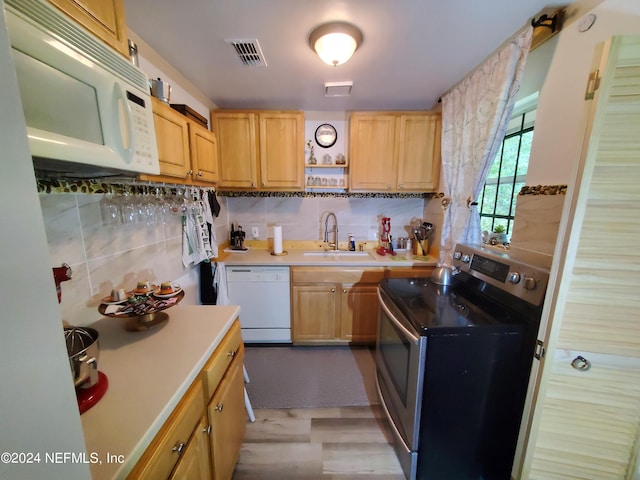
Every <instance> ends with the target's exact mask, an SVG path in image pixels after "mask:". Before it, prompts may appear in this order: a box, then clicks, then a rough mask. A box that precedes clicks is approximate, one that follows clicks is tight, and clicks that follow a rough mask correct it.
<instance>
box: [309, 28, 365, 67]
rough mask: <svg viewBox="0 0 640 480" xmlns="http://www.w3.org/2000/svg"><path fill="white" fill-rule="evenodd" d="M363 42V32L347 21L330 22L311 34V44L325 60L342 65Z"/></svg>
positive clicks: (334, 64)
mask: <svg viewBox="0 0 640 480" xmlns="http://www.w3.org/2000/svg"><path fill="white" fill-rule="evenodd" d="M361 43H362V32H361V31H360V30H359V29H358V27H356V26H354V25H351V24H350V23H346V22H329V23H324V24H322V25H320V26H319V27H316V28H315V29H314V30H313V31H312V32H311V34H310V35H309V45H310V46H311V48H312V49H313V50H314V51H315V52H316V53H317V54H318V56H319V57H320V59H322V61H323V62H325V63H327V64H329V65H333V66H334V67H335V66H336V65H340V64H343V63H345V62H346V61H347V60H349V59H350V58H351V56H352V55H353V52H355V51H356V49H357V48H358V47H359V46H360V44H361Z"/></svg>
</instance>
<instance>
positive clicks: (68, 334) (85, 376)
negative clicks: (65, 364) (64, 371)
mask: <svg viewBox="0 0 640 480" xmlns="http://www.w3.org/2000/svg"><path fill="white" fill-rule="evenodd" d="M64 338H65V341H66V343H67V354H68V355H69V365H70V367H71V374H72V375H73V383H74V385H75V386H76V387H80V386H84V384H85V383H87V384H88V385H87V386H89V387H90V386H93V385H95V384H96V383H97V382H98V357H99V356H100V347H99V345H98V331H97V330H95V329H93V328H84V327H65V328H64Z"/></svg>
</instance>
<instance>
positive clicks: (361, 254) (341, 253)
mask: <svg viewBox="0 0 640 480" xmlns="http://www.w3.org/2000/svg"><path fill="white" fill-rule="evenodd" d="M304 255H310V256H315V257H333V256H338V257H370V255H369V252H351V251H346V250H337V251H336V250H326V251H325V250H322V251H310V252H304Z"/></svg>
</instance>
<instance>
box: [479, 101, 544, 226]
mask: <svg viewBox="0 0 640 480" xmlns="http://www.w3.org/2000/svg"><path fill="white" fill-rule="evenodd" d="M531 97H534V98H531ZM531 97H527V98H526V99H524V100H523V101H522V102H521V105H516V107H514V113H513V115H512V116H511V120H509V123H508V125H507V130H506V133H505V137H504V140H503V141H502V146H501V147H500V150H499V151H498V154H497V155H496V158H495V159H494V161H493V163H492V164H491V169H490V170H489V173H488V175H487V179H486V181H485V185H484V189H483V190H482V194H481V196H480V199H479V200H478V203H479V204H480V226H481V229H482V231H485V230H486V231H488V232H493V231H494V230H495V228H496V227H497V226H498V225H502V226H503V227H504V231H505V232H506V233H507V235H510V234H511V231H512V229H513V219H514V217H515V213H516V197H517V195H518V192H519V191H520V189H521V188H522V187H523V186H524V185H525V178H526V175H527V169H528V168H529V155H530V153H531V143H532V141H533V125H534V123H535V116H536V109H535V102H537V94H535V95H533V96H531Z"/></svg>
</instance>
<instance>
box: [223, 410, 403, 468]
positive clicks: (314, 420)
mask: <svg viewBox="0 0 640 480" xmlns="http://www.w3.org/2000/svg"><path fill="white" fill-rule="evenodd" d="M254 413H255V416H256V421H255V423H249V424H248V426H247V436H246V438H245V442H244V444H243V446H242V450H241V451H240V458H239V460H238V465H237V467H236V471H235V473H234V476H233V480H247V479H252V480H253V479H255V480H275V479H278V480H280V479H296V480H314V479H318V480H328V479H335V480H348V479H365V478H369V479H373V480H404V478H405V477H404V475H403V473H402V469H401V468H400V464H399V463H398V459H397V458H396V455H395V452H394V450H393V447H392V446H391V443H390V442H391V436H390V434H389V432H388V426H387V424H386V419H385V418H384V414H383V413H382V412H381V411H380V407H379V406H368V407H339V408H296V409H275V410H271V409H269V410H267V409H265V410H255V411H254Z"/></svg>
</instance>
